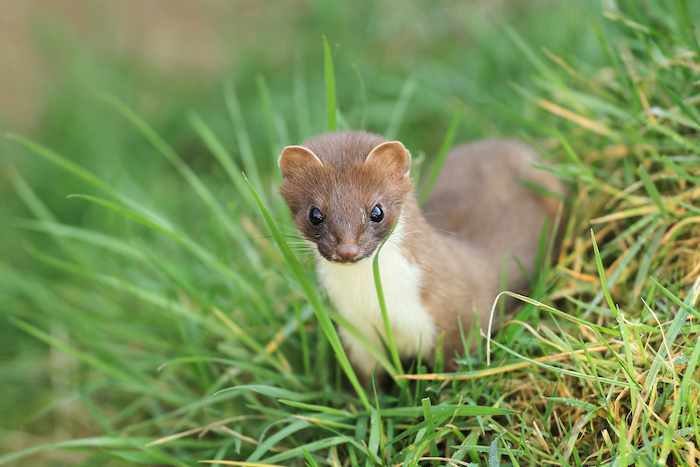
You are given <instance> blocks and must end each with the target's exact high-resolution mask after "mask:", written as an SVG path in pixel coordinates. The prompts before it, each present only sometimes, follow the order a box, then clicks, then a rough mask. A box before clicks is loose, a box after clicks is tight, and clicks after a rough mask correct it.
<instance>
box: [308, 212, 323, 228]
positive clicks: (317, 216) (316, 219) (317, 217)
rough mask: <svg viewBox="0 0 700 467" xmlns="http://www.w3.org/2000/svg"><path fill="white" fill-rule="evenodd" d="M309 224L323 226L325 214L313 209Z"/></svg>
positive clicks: (310, 213)
mask: <svg viewBox="0 0 700 467" xmlns="http://www.w3.org/2000/svg"><path fill="white" fill-rule="evenodd" d="M309 222H311V225H321V224H323V214H321V211H319V209H318V208H311V211H309Z"/></svg>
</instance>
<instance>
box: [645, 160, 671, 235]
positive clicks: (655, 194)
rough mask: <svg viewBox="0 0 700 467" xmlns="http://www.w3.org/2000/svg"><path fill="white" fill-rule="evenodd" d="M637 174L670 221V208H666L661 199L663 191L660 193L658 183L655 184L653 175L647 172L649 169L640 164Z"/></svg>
mask: <svg viewBox="0 0 700 467" xmlns="http://www.w3.org/2000/svg"><path fill="white" fill-rule="evenodd" d="M637 174H638V175H639V178H640V179H641V180H642V183H643V184H644V188H646V190H647V193H648V194H649V196H650V197H651V199H652V201H654V204H655V205H656V206H657V207H658V208H659V211H660V212H661V215H662V216H663V218H664V220H665V221H666V222H669V221H670V216H669V213H668V209H666V205H665V204H664V201H663V200H662V199H661V193H659V190H658V189H657V188H656V185H654V182H653V181H652V180H651V177H649V172H647V169H646V168H644V166H643V165H641V164H640V165H639V167H638V168H637Z"/></svg>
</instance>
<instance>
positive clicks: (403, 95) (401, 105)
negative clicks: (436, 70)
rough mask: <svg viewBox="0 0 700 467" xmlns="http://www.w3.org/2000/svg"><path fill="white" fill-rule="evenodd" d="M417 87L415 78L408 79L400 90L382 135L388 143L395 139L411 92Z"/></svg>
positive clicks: (411, 94)
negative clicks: (387, 125)
mask: <svg viewBox="0 0 700 467" xmlns="http://www.w3.org/2000/svg"><path fill="white" fill-rule="evenodd" d="M417 86H418V81H417V80H416V79H415V78H408V79H407V80H406V82H405V83H404V85H403V87H402V88H401V92H400V93H399V97H398V99H397V100H396V106H394V111H393V112H392V114H391V118H390V119H389V127H388V128H387V129H386V133H385V134H384V136H385V137H386V139H388V140H389V141H392V140H394V139H396V137H397V135H398V133H399V127H400V126H401V122H402V121H403V118H404V116H405V115H406V109H407V108H408V102H409V101H410V100H411V96H413V92H414V91H415V90H416V87H417Z"/></svg>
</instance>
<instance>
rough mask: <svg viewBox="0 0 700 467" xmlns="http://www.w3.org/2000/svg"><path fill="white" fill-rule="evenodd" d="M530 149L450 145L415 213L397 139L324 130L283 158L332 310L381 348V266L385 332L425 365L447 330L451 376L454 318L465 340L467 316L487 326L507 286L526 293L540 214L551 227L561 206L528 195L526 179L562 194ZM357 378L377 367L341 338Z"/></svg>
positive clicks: (286, 190) (456, 341) (287, 191)
mask: <svg viewBox="0 0 700 467" xmlns="http://www.w3.org/2000/svg"><path fill="white" fill-rule="evenodd" d="M537 157H538V154H537V152H536V151H535V150H534V149H533V148H531V147H530V146H527V145H525V144H522V143H518V142H515V141H505V140H492V141H477V142H474V143H470V144H465V145H462V146H458V147H456V148H454V149H453V150H452V151H451V152H450V153H449V154H448V157H447V159H446V161H445V163H444V165H443V168H442V171H441V175H440V176H439V177H438V179H437V182H436V184H435V187H434V189H433V190H432V192H431V194H430V197H429V198H428V201H427V203H426V206H425V214H421V212H420V209H419V208H418V203H417V202H416V198H415V197H414V194H413V183H412V181H411V179H410V177H409V171H410V167H411V155H410V154H409V152H408V150H406V148H405V147H404V146H403V144H401V143H400V142H398V141H386V140H385V139H384V138H382V137H381V136H377V135H374V134H369V133H365V132H360V131H346V132H333V133H326V134H322V135H320V136H316V137H314V138H311V139H309V140H308V141H306V142H305V143H303V144H302V145H301V146H288V147H286V148H285V149H284V151H283V152H282V155H281V156H280V158H279V167H280V170H281V172H282V177H283V182H284V183H283V185H282V187H281V189H280V193H281V195H282V196H283V198H284V199H285V201H286V202H287V205H288V206H289V208H290V210H291V212H292V215H293V218H294V223H295V225H296V227H297V229H298V230H299V232H300V233H301V235H302V236H303V237H304V238H305V239H306V240H307V241H309V242H311V243H312V244H313V245H315V247H316V250H317V253H318V254H317V255H316V256H317V273H318V277H319V279H320V281H321V283H322V284H323V286H324V287H325V289H326V291H327V292H328V295H329V297H330V300H331V303H332V304H333V306H334V307H335V308H336V309H337V311H338V312H339V313H340V314H341V315H342V316H343V317H345V319H347V320H348V321H350V322H351V323H352V324H353V325H354V326H355V327H357V328H358V329H359V330H360V331H361V332H362V333H363V334H364V335H365V336H366V337H367V338H368V339H369V340H370V341H371V342H373V343H374V344H375V345H376V346H377V347H378V348H379V349H381V348H382V345H381V342H380V338H379V337H378V333H379V335H381V336H382V337H384V338H385V337H386V336H385V331H384V325H383V322H382V317H381V312H380V308H379V301H378V298H377V292H376V290H375V286H374V279H373V271H372V260H373V258H374V255H375V254H376V252H377V248H378V247H379V245H380V244H381V243H382V241H383V240H384V239H385V238H386V236H387V235H389V233H390V231H391V229H392V227H393V226H394V224H396V229H395V231H394V233H393V234H392V235H391V237H390V238H389V240H388V241H387V243H386V245H385V246H384V247H383V248H382V251H381V254H380V256H379V268H380V274H381V279H382V286H383V289H384V295H385V301H386V306H387V312H388V316H389V322H390V325H391V329H392V334H393V336H394V340H395V343H396V347H397V349H398V352H399V355H400V356H401V357H402V358H410V357H416V356H417V355H418V352H419V349H421V350H420V351H421V352H422V356H423V360H424V361H427V362H432V361H433V359H434V354H435V347H436V342H437V339H438V336H439V335H440V333H441V332H443V331H444V332H445V336H444V341H443V351H444V355H445V362H446V368H447V369H449V370H452V371H454V370H456V369H457V365H456V362H455V356H456V355H457V353H459V354H462V353H463V350H464V349H463V345H462V340H461V337H460V331H459V323H458V317H459V318H460V319H461V324H462V328H463V330H464V332H465V333H467V332H469V330H470V328H471V326H472V322H473V317H474V312H476V316H477V320H478V325H479V326H481V327H484V326H485V325H486V324H487V323H488V316H489V313H490V311H491V307H492V304H493V302H494V299H495V298H496V296H497V295H498V293H499V292H500V291H501V282H502V268H503V264H504V255H506V254H507V253H508V254H509V257H510V258H511V259H509V265H508V270H507V282H506V284H505V288H506V289H507V290H511V291H519V292H520V291H525V290H526V289H527V287H528V281H527V279H526V277H525V276H524V275H523V273H522V272H521V270H520V268H519V267H518V266H517V265H516V262H515V261H514V260H513V259H512V257H513V256H515V257H517V258H518V260H519V261H520V263H521V264H522V265H524V267H525V268H526V270H527V271H528V273H532V272H533V269H534V267H535V258H536V251H537V245H538V241H539V238H540V234H541V230H542V225H543V222H544V220H545V217H548V218H549V225H552V222H553V219H554V217H555V213H556V210H557V205H558V203H557V202H556V201H554V200H553V199H549V198H546V197H544V196H542V195H541V194H538V193H537V192H535V191H533V190H531V189H529V188H527V187H525V186H524V185H523V184H522V183H520V180H521V179H525V180H528V181H530V182H532V183H534V184H537V185H540V186H543V187H544V188H546V189H547V190H549V191H551V192H554V193H560V194H562V193H563V192H564V189H563V187H562V184H561V182H560V181H559V179H558V178H557V177H555V176H554V175H552V174H551V173H549V172H546V171H543V170H538V169H536V168H535V167H534V166H533V163H535V161H537ZM339 334H340V337H341V340H342V342H343V345H344V347H345V348H346V351H347V352H348V356H349V358H350V361H351V363H352V364H353V367H354V368H355V370H356V372H357V373H358V376H360V377H362V378H364V379H365V380H366V378H368V377H369V375H370V374H371V372H372V370H373V369H374V368H375V365H376V363H377V361H376V359H375V358H374V357H373V356H372V355H371V354H370V352H369V351H368V350H367V349H366V348H364V347H363V345H362V344H361V343H360V342H359V341H358V340H357V339H355V338H354V337H353V336H352V335H351V334H350V333H348V332H347V331H345V330H344V329H340V330H339Z"/></svg>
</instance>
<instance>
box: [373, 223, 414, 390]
mask: <svg viewBox="0 0 700 467" xmlns="http://www.w3.org/2000/svg"><path fill="white" fill-rule="evenodd" d="M397 225H398V221H397V222H396V224H394V227H392V228H391V232H389V235H387V237H386V238H385V239H384V241H383V242H382V244H381V245H379V248H377V253H376V254H375V255H374V260H373V261H372V272H373V273H374V287H375V288H376V289H377V299H378V300H379V309H380V310H381V312H382V321H383V322H384V331H385V332H386V340H387V344H388V346H389V352H390V353H391V358H392V360H393V361H394V367H395V368H396V371H398V372H399V373H403V372H404V371H403V367H402V366H401V358H400V357H399V351H398V350H397V349H396V343H395V342H394V334H393V333H392V332H391V323H390V322H389V314H388V313H387V310H386V302H385V301H384V289H383V287H382V278H381V276H380V275H379V253H380V252H381V251H382V248H383V247H384V245H385V244H386V242H387V240H389V237H391V235H392V234H393V233H394V230H396V226H397ZM396 382H397V383H398V384H399V386H402V387H403V386H405V385H406V381H405V380H396Z"/></svg>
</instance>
